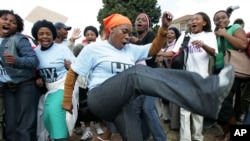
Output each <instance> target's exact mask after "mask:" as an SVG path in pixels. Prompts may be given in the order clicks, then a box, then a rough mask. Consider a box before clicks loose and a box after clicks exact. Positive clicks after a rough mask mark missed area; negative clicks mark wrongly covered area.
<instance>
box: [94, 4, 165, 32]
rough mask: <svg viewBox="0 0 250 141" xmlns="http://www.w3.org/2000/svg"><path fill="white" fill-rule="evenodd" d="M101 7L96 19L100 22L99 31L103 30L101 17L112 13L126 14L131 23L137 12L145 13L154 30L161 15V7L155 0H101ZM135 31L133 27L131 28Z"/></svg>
mask: <svg viewBox="0 0 250 141" xmlns="http://www.w3.org/2000/svg"><path fill="white" fill-rule="evenodd" d="M102 2H103V8H102V9H100V10H99V12H98V16H97V20H98V22H99V23H100V33H101V31H103V21H102V20H103V19H104V18H105V17H107V16H109V15H111V14H113V13H119V14H122V15H124V16H127V17H128V18H129V19H130V20H131V21H132V23H134V22H135V19H136V16H137V15H138V14H139V13H142V12H144V13H146V14H147V15H148V16H149V20H150V22H151V25H150V27H151V28H152V30H153V31H154V32H156V31H157V30H158V28H159V25H157V24H158V22H159V18H160V16H161V8H160V6H159V5H158V4H157V0H102ZM133 31H134V33H135V29H133Z"/></svg>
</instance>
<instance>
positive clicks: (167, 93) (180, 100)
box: [87, 65, 219, 141]
mask: <svg viewBox="0 0 250 141" xmlns="http://www.w3.org/2000/svg"><path fill="white" fill-rule="evenodd" d="M218 82H219V77H218V76H217V75H211V76H209V77H207V78H205V79H204V78H202V77H201V76H200V75H199V74H197V73H193V72H186V71H183V70H174V69H164V68H150V67H147V66H145V65H135V66H133V67H131V68H129V69H127V70H125V71H123V72H121V73H119V74H117V75H116V76H113V77H111V78H109V79H108V80H106V81H105V82H103V83H102V84H101V85H100V86H98V87H96V88H93V89H91V90H90V91H89V92H88V98H87V101H88V106H89V108H90V110H91V111H92V112H93V113H94V114H95V115H97V116H98V117H100V118H102V119H104V120H106V121H115V120H116V118H118V117H117V116H118V115H123V114H126V113H124V105H126V104H127V103H128V102H130V101H132V100H134V99H135V98H136V97H138V96H139V95H149V96H155V97H161V98H163V99H165V100H168V101H170V102H173V103H176V104H177V105H179V106H180V107H183V108H185V109H187V110H190V111H192V112H194V113H197V114H200V115H203V116H207V117H209V118H213V119H216V118H217V115H218V111H219V106H218V104H219V103H218V95H219V87H218V85H219V84H218ZM111 101H112V102H111ZM193 101H196V102H193ZM103 109H105V110H103ZM123 120H124V121H123V123H120V124H126V120H129V118H128V119H126V118H123ZM120 122H122V120H121V121H120ZM115 124H117V123H115ZM116 126H117V125H116ZM126 127H127V126H125V125H124V126H121V127H118V126H117V128H118V130H119V131H120V129H119V128H126ZM138 128H140V127H138ZM123 130H124V129H123ZM125 140H126V139H125ZM130 141H131V140H130Z"/></svg>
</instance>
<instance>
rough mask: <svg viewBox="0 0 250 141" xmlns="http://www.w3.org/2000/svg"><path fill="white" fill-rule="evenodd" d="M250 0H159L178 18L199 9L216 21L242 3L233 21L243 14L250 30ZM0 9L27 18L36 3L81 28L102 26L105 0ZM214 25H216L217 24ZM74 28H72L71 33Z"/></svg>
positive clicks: (51, 0) (8, 1)
mask: <svg viewBox="0 0 250 141" xmlns="http://www.w3.org/2000/svg"><path fill="white" fill-rule="evenodd" d="M246 2H247V0H158V5H159V6H161V10H162V12H163V11H170V12H171V13H172V14H173V15H174V19H176V18H179V17H181V16H184V15H189V14H195V13H197V12H205V13H207V14H208V15H209V17H210V19H211V22H212V25H213V21H212V18H213V15H214V13H215V12H216V11H218V10H225V9H226V8H227V7H228V6H235V5H238V6H240V8H239V9H237V10H235V11H234V12H233V14H232V17H231V18H230V21H231V23H232V22H233V21H234V20H235V19H236V18H242V19H243V20H244V21H245V28H244V29H245V30H246V31H247V32H248V31H250V17H249V16H247V15H248V13H249V10H248V8H249V6H248V4H246ZM0 3H1V4H0V9H9V10H10V9H12V10H14V11H15V12H16V13H18V14H19V15H20V16H21V17H22V18H23V19H25V18H26V17H27V16H28V14H29V13H30V12H31V11H32V10H33V9H34V8H35V7H36V6H41V7H44V8H47V9H50V10H53V11H55V12H58V13H60V14H62V15H64V16H66V17H68V20H67V21H66V23H65V24H66V25H68V26H72V27H73V28H81V30H82V31H83V30H84V27H86V26H88V25H93V26H95V27H97V28H99V23H98V21H97V18H96V17H97V14H98V11H99V9H100V8H102V6H103V4H102V0H32V1H31V0H0ZM24 24H25V28H24V31H23V32H24V33H25V34H28V35H30V34H31V33H30V29H31V27H32V25H33V23H31V22H29V21H27V20H25V21H24ZM213 26H214V25H213ZM71 32H72V30H71V31H70V32H69V36H70V35H71ZM82 38H83V37H82Z"/></svg>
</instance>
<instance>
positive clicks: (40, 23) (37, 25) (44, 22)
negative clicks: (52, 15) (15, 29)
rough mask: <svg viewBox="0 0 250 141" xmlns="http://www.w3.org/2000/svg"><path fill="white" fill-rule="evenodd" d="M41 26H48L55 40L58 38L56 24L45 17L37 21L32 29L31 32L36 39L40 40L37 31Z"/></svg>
mask: <svg viewBox="0 0 250 141" xmlns="http://www.w3.org/2000/svg"><path fill="white" fill-rule="evenodd" d="M41 27H47V28H49V29H50V31H51V32H52V35H53V40H55V39H56V28H55V26H54V25H53V23H52V22H50V21H47V20H45V19H43V20H38V21H37V22H36V23H34V25H33V27H32V29H31V34H32V36H33V37H34V38H35V39H36V40H38V37H37V32H38V30H39V29H40V28H41Z"/></svg>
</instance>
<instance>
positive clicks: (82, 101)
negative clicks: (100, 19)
mask: <svg viewBox="0 0 250 141" xmlns="http://www.w3.org/2000/svg"><path fill="white" fill-rule="evenodd" d="M83 36H84V37H85V38H86V39H85V42H84V43H79V44H77V45H75V46H74V47H73V53H74V55H75V56H76V57H77V56H78V55H79V53H80V52H81V50H82V49H83V48H84V47H85V46H86V45H88V44H90V43H92V42H95V41H96V38H97V37H98V30H97V29H96V27H94V26H92V25H90V26H87V27H85V28H84V31H83ZM86 79H87V78H85V77H81V76H79V77H78V84H79V108H78V119H77V123H76V126H77V127H80V128H76V130H75V132H76V134H82V133H83V134H82V137H81V139H82V140H87V139H90V138H92V137H93V135H94V134H93V133H92V130H91V128H90V122H91V121H94V128H95V130H96V133H97V134H98V135H101V134H103V133H104V131H103V130H102V128H101V127H100V122H101V121H100V119H99V118H97V117H96V116H95V115H94V114H92V113H91V111H90V110H89V108H88V105H87V92H88V88H87V87H86ZM82 122H84V127H85V130H84V132H83V127H82V124H83V123H82ZM80 123H81V124H80Z"/></svg>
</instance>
